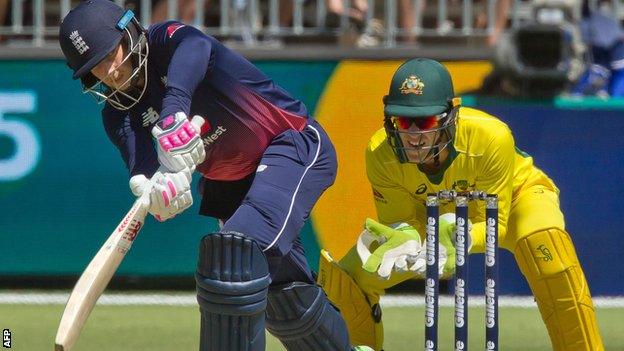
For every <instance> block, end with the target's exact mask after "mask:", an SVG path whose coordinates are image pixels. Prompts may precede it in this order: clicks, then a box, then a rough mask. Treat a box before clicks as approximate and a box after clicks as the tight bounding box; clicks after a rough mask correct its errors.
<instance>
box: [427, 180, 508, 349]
mask: <svg viewBox="0 0 624 351" xmlns="http://www.w3.org/2000/svg"><path fill="white" fill-rule="evenodd" d="M441 201H455V216H456V222H455V224H456V235H455V250H456V256H455V278H454V282H455V317H454V321H455V351H467V350H468V285H467V283H468V255H467V253H468V238H467V237H466V235H468V203H469V201H485V208H486V210H485V221H486V239H485V243H486V244H485V245H486V247H485V327H486V328H485V329H486V330H485V349H486V350H487V351H493V350H498V292H497V290H498V287H497V285H496V282H497V280H498V266H497V261H496V260H497V252H498V197H497V196H496V195H494V194H487V193H485V192H482V191H471V192H459V193H458V192H455V191H451V190H443V191H440V192H438V193H434V194H427V203H426V205H427V246H426V258H427V272H426V278H425V279H426V280H425V350H426V351H436V350H437V349H438V298H439V296H440V291H439V272H438V255H439V251H440V243H439V217H440V207H439V206H440V202H441Z"/></svg>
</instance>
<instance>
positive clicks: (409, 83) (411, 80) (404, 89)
mask: <svg viewBox="0 0 624 351" xmlns="http://www.w3.org/2000/svg"><path fill="white" fill-rule="evenodd" d="M424 88H425V83H423V81H422V80H421V79H420V78H418V76H416V75H411V76H409V77H407V78H405V81H404V82H403V84H401V87H400V88H399V90H400V91H401V94H403V95H407V94H415V95H422V93H423V89H424Z"/></svg>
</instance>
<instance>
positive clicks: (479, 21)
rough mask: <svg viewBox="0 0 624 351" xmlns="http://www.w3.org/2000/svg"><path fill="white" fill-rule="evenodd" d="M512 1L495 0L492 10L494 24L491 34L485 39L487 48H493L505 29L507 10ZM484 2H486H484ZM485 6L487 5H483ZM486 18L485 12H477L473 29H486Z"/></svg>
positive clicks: (507, 16)
mask: <svg viewBox="0 0 624 351" xmlns="http://www.w3.org/2000/svg"><path fill="white" fill-rule="evenodd" d="M511 1H512V0H497V1H496V8H495V9H494V13H495V16H494V24H493V26H492V27H493V28H492V33H490V34H489V35H488V37H487V40H486V43H487V45H488V46H494V45H496V43H497V42H498V39H499V38H500V36H501V34H502V33H503V32H504V31H505V29H506V28H507V22H508V21H509V10H510V9H511V4H512V2H511ZM484 2H486V1H484ZM485 6H487V4H485ZM487 26H488V18H487V11H479V12H478V14H477V17H476V24H475V27H477V28H487Z"/></svg>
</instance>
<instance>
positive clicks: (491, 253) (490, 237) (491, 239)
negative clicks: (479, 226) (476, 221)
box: [485, 218, 496, 267]
mask: <svg viewBox="0 0 624 351" xmlns="http://www.w3.org/2000/svg"><path fill="white" fill-rule="evenodd" d="M486 231H487V233H486V236H485V241H486V242H487V244H490V245H485V265H486V266H488V267H492V266H494V265H495V264H496V248H495V245H494V244H496V221H495V220H494V219H492V218H488V221H487V227H486Z"/></svg>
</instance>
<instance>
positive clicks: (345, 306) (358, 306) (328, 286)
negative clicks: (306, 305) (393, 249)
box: [318, 250, 383, 350]
mask: <svg viewBox="0 0 624 351" xmlns="http://www.w3.org/2000/svg"><path fill="white" fill-rule="evenodd" d="M318 284H319V285H320V286H322V287H323V290H324V291H325V293H326V294H327V297H328V298H329V300H330V301H331V302H332V303H333V304H335V305H336V306H338V308H339V309H340V314H341V315H342V316H343V317H344V320H345V322H346V323H347V328H348V329H349V337H350V338H351V344H352V345H367V346H370V347H372V348H373V349H375V350H381V349H382V346H383V324H382V321H381V307H379V295H376V297H377V298H376V299H375V300H373V301H370V300H369V299H368V298H367V297H366V296H365V295H364V293H363V292H362V289H361V288H360V287H359V286H358V285H357V283H356V282H355V281H354V280H353V278H351V276H349V274H348V273H347V272H346V271H345V270H344V269H343V268H342V267H341V266H340V265H339V264H338V263H337V262H335V261H334V260H333V258H332V257H331V256H330V255H329V252H327V251H325V250H321V258H320V261H319V276H318Z"/></svg>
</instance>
